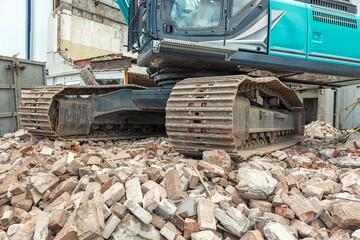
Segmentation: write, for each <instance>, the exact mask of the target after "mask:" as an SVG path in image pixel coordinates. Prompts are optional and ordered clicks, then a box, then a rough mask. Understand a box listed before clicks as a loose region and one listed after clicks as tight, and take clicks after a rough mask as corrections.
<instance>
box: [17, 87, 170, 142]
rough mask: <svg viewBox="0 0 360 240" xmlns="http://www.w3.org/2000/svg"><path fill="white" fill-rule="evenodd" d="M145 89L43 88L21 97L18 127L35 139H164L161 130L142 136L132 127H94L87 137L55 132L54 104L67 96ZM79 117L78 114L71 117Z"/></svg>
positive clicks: (55, 105) (56, 119)
mask: <svg viewBox="0 0 360 240" xmlns="http://www.w3.org/2000/svg"><path fill="white" fill-rule="evenodd" d="M125 88H126V89H129V88H130V89H145V88H144V87H141V86H136V85H122V86H118V85H105V86H46V87H38V88H34V89H32V90H31V92H29V93H24V95H23V102H22V105H21V106H20V107H19V115H20V124H21V126H22V127H24V128H25V129H26V130H28V131H29V133H31V134H32V135H33V136H35V137H37V138H48V139H59V140H61V139H63V140H65V139H66V140H78V141H87V140H116V139H132V138H145V137H157V136H164V135H165V132H164V130H159V131H155V132H152V133H151V134H144V133H142V132H139V131H138V129H135V128H134V127H133V126H126V127H125V126H122V127H121V128H118V129H112V130H107V129H105V128H103V127H102V126H97V128H96V130H94V131H91V133H90V134H89V135H86V136H84V135H80V136H76V135H74V136H67V137H64V136H61V133H59V132H57V129H56V128H57V125H58V122H57V121H58V118H57V114H58V112H57V111H58V109H57V101H58V100H60V99H66V98H67V97H68V96H73V97H74V96H75V97H76V96H79V95H92V94H97V95H98V94H106V93H110V92H112V91H116V90H120V89H125ZM74 114H81V113H74Z"/></svg>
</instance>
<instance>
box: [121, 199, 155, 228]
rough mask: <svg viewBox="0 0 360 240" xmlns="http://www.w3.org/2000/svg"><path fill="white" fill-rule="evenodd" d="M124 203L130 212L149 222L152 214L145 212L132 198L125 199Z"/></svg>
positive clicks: (144, 221)
mask: <svg viewBox="0 0 360 240" xmlns="http://www.w3.org/2000/svg"><path fill="white" fill-rule="evenodd" d="M124 205H125V206H126V207H127V208H128V209H129V211H130V212H132V214H134V215H135V216H136V217H137V218H138V219H140V220H141V221H142V222H143V223H145V224H150V223H151V220H152V216H151V214H150V213H148V212H146V211H145V210H144V209H143V208H142V207H140V205H139V204H138V203H137V202H136V201H135V200H134V199H132V198H130V199H128V200H126V201H125V203H124Z"/></svg>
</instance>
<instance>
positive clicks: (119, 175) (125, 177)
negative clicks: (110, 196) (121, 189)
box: [116, 171, 129, 183]
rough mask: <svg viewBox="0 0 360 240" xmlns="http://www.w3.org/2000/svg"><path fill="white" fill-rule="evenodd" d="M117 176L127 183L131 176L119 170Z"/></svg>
mask: <svg viewBox="0 0 360 240" xmlns="http://www.w3.org/2000/svg"><path fill="white" fill-rule="evenodd" d="M116 176H117V178H118V179H119V180H120V182H121V183H125V182H126V181H127V180H128V178H129V176H128V175H127V174H126V173H125V172H123V171H119V172H117V173H116Z"/></svg>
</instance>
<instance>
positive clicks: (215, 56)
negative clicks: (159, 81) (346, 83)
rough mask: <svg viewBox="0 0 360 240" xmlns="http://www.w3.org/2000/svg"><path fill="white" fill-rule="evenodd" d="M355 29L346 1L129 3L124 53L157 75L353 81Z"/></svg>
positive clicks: (359, 57)
mask: <svg viewBox="0 0 360 240" xmlns="http://www.w3.org/2000/svg"><path fill="white" fill-rule="evenodd" d="M359 22H360V16H359V15H357V7H356V6H355V5H353V4H352V3H351V2H349V1H346V0H344V1H338V0H225V1H224V0H132V1H131V3H130V8H129V45H128V46H129V50H135V51H136V52H138V53H139V55H138V58H137V64H138V65H140V66H144V67H150V68H152V69H158V70H164V69H173V68H176V70H177V71H179V70H183V69H184V70H185V71H189V70H190V69H192V70H194V71H195V72H199V69H201V70H203V71H216V72H218V74H219V73H220V72H222V74H243V73H246V74H247V73H248V72H249V71H247V70H249V69H251V71H254V70H267V71H269V72H272V73H273V74H274V75H275V76H277V75H276V74H277V73H278V72H279V71H281V72H287V73H288V74H289V75H298V72H301V73H311V74H327V75H340V76H347V77H353V78H358V77H359V76H360V68H359V67H360V49H359V48H356V47H355V46H357V45H358V43H359V42H360V32H359V28H360V26H359V25H358V23H359ZM339 32H341V33H342V34H338V33H339ZM354 47H355V48H354ZM316 77H318V75H314V78H316ZM294 81H295V80H294ZM316 84H319V82H317V83H316Z"/></svg>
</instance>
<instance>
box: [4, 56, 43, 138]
mask: <svg viewBox="0 0 360 240" xmlns="http://www.w3.org/2000/svg"><path fill="white" fill-rule="evenodd" d="M44 84H45V63H42V62H35V61H29V60H23V59H14V58H9V57H3V56H0V103H1V104H0V136H2V135H3V134H4V133H7V132H14V131H16V130H18V128H19V122H18V117H17V111H18V107H19V105H20V104H21V100H22V98H21V94H22V92H23V91H26V90H30V89H31V88H33V87H36V86H40V85H44Z"/></svg>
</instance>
